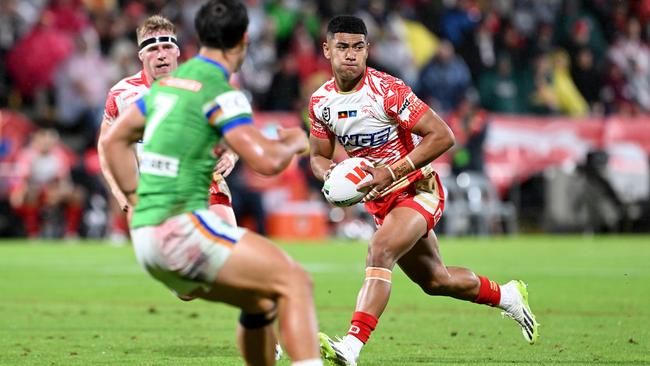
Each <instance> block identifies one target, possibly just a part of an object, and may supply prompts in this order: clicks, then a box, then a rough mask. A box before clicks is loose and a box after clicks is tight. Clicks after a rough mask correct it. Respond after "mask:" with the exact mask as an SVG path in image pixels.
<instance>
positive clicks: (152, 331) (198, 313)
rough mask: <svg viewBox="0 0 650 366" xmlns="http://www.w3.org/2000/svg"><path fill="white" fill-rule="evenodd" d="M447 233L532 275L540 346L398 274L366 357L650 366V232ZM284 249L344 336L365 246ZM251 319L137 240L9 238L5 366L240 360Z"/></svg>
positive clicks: (3, 267) (1, 301)
mask: <svg viewBox="0 0 650 366" xmlns="http://www.w3.org/2000/svg"><path fill="white" fill-rule="evenodd" d="M441 240H442V243H443V244H442V253H443V256H444V258H445V261H446V263H447V264H448V265H452V264H453V265H463V266H468V267H470V268H472V269H474V270H475V271H476V272H477V273H480V274H484V275H487V276H489V277H490V278H492V279H495V280H497V281H500V282H503V281H507V280H509V279H511V278H521V279H523V280H525V281H526V282H528V284H529V293H530V303H531V307H532V309H533V311H534V312H535V314H536V315H537V319H538V320H539V321H540V323H541V324H542V327H541V339H540V340H539V342H538V344H536V345H534V346H529V345H528V344H527V343H526V342H525V341H524V339H523V337H522V336H521V333H520V330H519V328H518V327H517V326H516V325H515V323H514V322H512V321H511V320H509V319H501V317H500V315H499V312H498V311H497V310H496V309H492V308H489V307H486V306H477V305H474V304H470V303H464V302H460V301H456V300H452V299H447V298H432V297H427V296H426V295H424V294H423V293H422V292H421V291H420V290H419V289H418V288H417V287H416V286H415V285H413V284H412V283H410V282H409V281H408V279H407V278H406V277H405V276H404V275H403V274H402V273H401V272H399V271H396V274H395V275H394V276H393V283H394V287H393V294H392V298H391V301H390V303H389V305H388V309H387V310H386V312H385V313H384V316H383V317H382V319H381V321H380V323H379V327H378V329H377V330H376V331H375V332H374V333H373V336H372V338H371V340H370V342H369V344H368V346H367V347H366V348H365V349H364V351H363V352H362V355H361V359H360V364H361V365H503V364H524V365H526V364H527V365H594V364H596V365H641V364H650V237H647V236H646V237H641V236H629V237H626V236H612V237H598V238H583V237H562V236H538V237H518V238H494V239H450V238H442V239H441ZM284 248H285V249H286V250H287V251H288V252H289V253H290V254H291V255H293V256H294V257H295V258H296V259H298V260H299V261H300V262H301V263H303V264H304V265H305V267H306V268H307V269H308V270H309V271H310V272H311V273H312V275H313V278H314V282H315V285H316V304H317V307H318V315H319V320H320V325H321V329H322V330H323V331H325V332H327V333H328V334H330V335H336V334H339V335H341V334H343V333H344V332H345V331H346V330H347V327H348V321H349V318H350V315H351V314H352V310H353V306H354V301H355V297H356V293H357V290H358V288H359V285H360V284H361V280H362V276H363V268H364V266H363V261H364V258H365V246H364V245H362V244H358V243H355V244H340V243H339V244H332V245H313V244H312V245H286V246H284ZM237 314H238V312H237V311H236V310H235V309H232V308H228V307H226V306H224V305H221V304H211V303H207V302H197V301H195V302H191V303H184V302H181V301H178V300H176V299H175V298H174V297H173V296H172V295H171V294H170V293H169V292H168V291H166V290H165V289H164V288H163V287H162V286H161V285H159V284H158V283H156V282H154V281H153V280H152V279H150V278H149V277H147V275H146V274H145V273H144V272H142V271H141V270H140V268H139V267H138V265H137V263H136V262H135V259H134V256H133V252H132V249H131V248H130V247H122V248H115V247H111V246H107V245H98V244H97V243H83V244H77V245H68V244H63V243H48V244H42V243H41V244H33V243H27V242H16V241H4V242H3V241H0V365H240V364H242V362H241V359H240V358H239V355H238V352H237V349H236V346H235V339H234V329H235V325H236V319H237ZM280 365H289V361H288V360H286V359H285V360H282V361H281V362H280Z"/></svg>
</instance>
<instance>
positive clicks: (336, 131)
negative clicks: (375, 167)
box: [309, 67, 429, 165]
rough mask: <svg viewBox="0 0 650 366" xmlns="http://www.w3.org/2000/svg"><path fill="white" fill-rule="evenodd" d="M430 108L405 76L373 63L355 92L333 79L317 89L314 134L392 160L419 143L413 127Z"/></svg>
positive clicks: (311, 106)
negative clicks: (404, 80) (397, 75)
mask: <svg viewBox="0 0 650 366" xmlns="http://www.w3.org/2000/svg"><path fill="white" fill-rule="evenodd" d="M427 110H429V107H428V106H427V105H426V104H425V103H424V102H423V101H421V100H420V99H419V98H418V97H417V96H416V95H415V94H414V93H413V91H411V88H409V87H408V86H407V85H406V84H404V82H403V81H402V80H400V79H398V78H396V77H394V76H391V75H389V74H386V73H384V72H380V71H377V70H375V69H372V68H370V67H368V68H366V74H365V76H364V78H363V82H362V83H361V84H360V86H359V87H358V88H357V89H356V90H354V91H351V92H347V93H343V92H340V91H338V90H337V87H336V83H335V81H334V79H333V78H332V79H331V80H329V81H328V82H326V83H325V84H323V85H322V86H321V87H320V88H319V89H318V90H317V91H316V92H314V94H312V96H311V100H310V102H309V119H310V122H311V134H312V135H313V136H315V137H318V138H325V139H328V138H332V137H335V138H336V139H337V140H338V142H339V143H340V144H341V145H343V147H344V148H345V150H346V152H347V153H348V155H349V156H351V157H355V156H360V157H365V158H368V159H370V160H371V161H372V162H374V163H375V164H381V165H383V164H390V163H393V162H395V161H397V160H399V159H401V158H402V157H404V156H406V154H408V153H409V152H410V151H411V150H413V148H414V147H415V146H416V145H417V144H418V143H419V142H420V140H421V138H420V137H419V136H417V135H416V134H413V133H411V128H412V127H413V126H414V125H415V124H416V123H417V121H418V120H419V119H420V117H422V115H423V114H424V113H425V112H426V111H427Z"/></svg>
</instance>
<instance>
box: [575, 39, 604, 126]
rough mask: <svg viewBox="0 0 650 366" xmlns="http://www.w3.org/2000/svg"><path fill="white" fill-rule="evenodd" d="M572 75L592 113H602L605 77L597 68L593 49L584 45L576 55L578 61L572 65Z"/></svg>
mask: <svg viewBox="0 0 650 366" xmlns="http://www.w3.org/2000/svg"><path fill="white" fill-rule="evenodd" d="M571 77H572V78H573V81H574V82H575V84H576V87H577V88H578V90H579V91H580V94H582V96H583V97H584V98H585V100H586V101H587V103H588V104H589V108H590V109H591V111H592V113H595V114H597V115H600V114H602V113H603V106H602V104H601V102H600V91H601V89H602V88H603V78H602V76H601V73H600V70H598V69H597V68H596V64H595V62H594V55H593V53H592V52H591V49H589V48H588V47H584V48H582V49H580V50H579V51H578V53H577V55H576V63H575V64H574V65H571Z"/></svg>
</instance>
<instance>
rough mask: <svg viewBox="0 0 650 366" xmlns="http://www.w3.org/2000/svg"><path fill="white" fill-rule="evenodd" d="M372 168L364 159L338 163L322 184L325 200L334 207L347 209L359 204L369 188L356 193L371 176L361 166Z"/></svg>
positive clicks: (346, 160)
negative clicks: (359, 186)
mask: <svg viewBox="0 0 650 366" xmlns="http://www.w3.org/2000/svg"><path fill="white" fill-rule="evenodd" d="M364 165H365V166H371V167H372V166H373V164H372V162H371V161H370V160H368V159H365V158H349V159H345V160H343V161H342V162H340V163H338V164H337V165H336V166H335V167H334V168H333V169H332V172H331V173H330V175H329V177H327V180H326V181H325V183H324V184H323V194H324V195H325V199H327V201H328V202H329V203H331V204H333V205H334V206H338V207H347V206H352V205H354V204H355V203H358V202H360V201H361V200H362V199H363V197H364V196H365V195H366V193H368V190H369V189H370V187H367V188H365V189H363V190H361V191H357V186H358V185H359V184H361V183H365V182H368V181H370V180H372V175H371V174H370V173H368V172H366V171H364V170H363V169H361V166H364Z"/></svg>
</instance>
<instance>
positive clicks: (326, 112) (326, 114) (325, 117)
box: [323, 107, 330, 122]
mask: <svg viewBox="0 0 650 366" xmlns="http://www.w3.org/2000/svg"><path fill="white" fill-rule="evenodd" d="M323 120H325V122H329V121H330V107H325V108H323Z"/></svg>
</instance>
